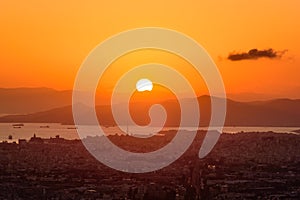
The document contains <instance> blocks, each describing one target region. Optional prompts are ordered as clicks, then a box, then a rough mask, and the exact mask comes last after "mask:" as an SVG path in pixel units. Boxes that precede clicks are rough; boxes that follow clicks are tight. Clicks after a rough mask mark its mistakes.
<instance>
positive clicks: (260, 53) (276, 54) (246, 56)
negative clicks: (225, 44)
mask: <svg viewBox="0 0 300 200" xmlns="http://www.w3.org/2000/svg"><path fill="white" fill-rule="evenodd" d="M285 52H286V50H285V51H274V50H273V49H266V50H258V49H251V50H250V51H248V53H231V54H229V56H228V57H227V58H228V59H229V60H231V61H238V60H250V59H258V58H263V57H265V58H280V57H281V56H282V55H283V54H284V53H285Z"/></svg>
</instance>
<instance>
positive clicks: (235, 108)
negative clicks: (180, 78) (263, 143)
mask: <svg viewBox="0 0 300 200" xmlns="http://www.w3.org/2000/svg"><path fill="white" fill-rule="evenodd" d="M185 101H188V99H186V100H185ZM198 102H199V105H200V112H201V122H200V125H201V126H207V125H208V123H209V120H210V97H209V96H201V97H199V98H198ZM161 104H162V105H163V106H164V107H165V109H166V111H167V113H168V120H167V122H166V126H177V125H178V124H179V121H180V109H179V107H178V102H177V101H176V100H169V101H164V102H162V103H161ZM118 106H119V110H120V112H122V109H124V105H118ZM149 107H150V104H147V103H146V104H145V103H135V104H131V105H130V108H131V115H132V116H134V120H135V121H136V122H137V123H138V124H141V125H143V124H147V123H148V122H149V120H150V118H149V116H148V109H149ZM89 111H90V108H88V107H87V108H86V112H89ZM96 111H97V115H98V118H99V119H101V124H102V125H105V126H112V125H114V124H115V122H114V120H113V117H112V114H111V111H110V107H109V106H96ZM190 113H193V110H191V111H190ZM123 121H126V119H123ZM0 122H58V123H63V124H73V123H74V122H73V117H72V107H71V106H65V107H60V108H55V109H50V110H48V111H43V112H36V113H32V114H27V115H7V116H3V117H0ZM87 123H88V122H87ZM225 125H226V126H290V127H292V126H295V127H299V126H300V99H299V100H291V99H275V100H270V101H255V102H237V101H233V100H230V99H228V100H227V116H226V123H225Z"/></svg>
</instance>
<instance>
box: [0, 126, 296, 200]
mask: <svg viewBox="0 0 300 200" xmlns="http://www.w3.org/2000/svg"><path fill="white" fill-rule="evenodd" d="M174 134H175V131H165V132H162V133H161V135H159V136H153V137H151V138H148V139H138V138H134V137H131V136H118V135H114V136H109V139H110V140H111V141H112V142H113V143H115V144H116V145H118V146H120V147H122V148H123V149H126V150H129V151H132V152H148V151H153V150H155V149H158V148H160V147H161V146H163V145H165V144H167V143H168V142H170V141H171V139H172V138H173V137H174ZM162 135H163V136H162ZM204 135H205V132H204V131H198V133H197V136H196V139H195V140H194V142H193V144H192V145H191V147H190V148H189V149H188V151H187V152H185V153H184V155H183V156H182V157H180V158H179V159H178V160H177V161H175V162H174V163H172V164H171V165H169V166H167V167H165V168H163V169H161V170H158V171H155V172H151V173H142V174H132V173H125V172H119V171H116V170H114V169H111V168H109V167H107V166H105V165H103V164H101V163H100V162H99V161H97V160H96V159H95V158H94V157H92V156H91V155H90V153H89V152H88V151H87V150H86V149H85V147H84V146H83V144H82V142H81V141H80V140H66V139H64V138H60V137H59V135H58V136H56V137H55V138H40V137H38V136H36V135H34V136H33V137H32V138H31V139H30V140H29V141H26V140H19V142H18V143H7V142H2V143H0V187H1V192H0V199H53V200H54V199H57V200H59V199H107V200H108V199H128V200H129V199H130V200H139V199H140V200H148V199H149V200H150V199H170V200H171V199H178V200H181V199H182V200H183V199H299V198H300V173H299V171H300V149H299V144H300V136H299V135H296V134H283V133H281V134H279V133H273V132H264V133H258V132H252V133H243V132H242V133H238V134H225V133H223V134H221V137H220V140H219V142H218V143H217V145H216V146H215V148H214V149H213V151H212V152H211V153H210V154H209V155H208V156H207V157H205V158H204V159H199V158H198V151H199V148H200V146H201V142H202V140H203V138H204ZM141 140H143V143H142V145H141Z"/></svg>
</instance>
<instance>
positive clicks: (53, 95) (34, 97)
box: [0, 88, 72, 114]
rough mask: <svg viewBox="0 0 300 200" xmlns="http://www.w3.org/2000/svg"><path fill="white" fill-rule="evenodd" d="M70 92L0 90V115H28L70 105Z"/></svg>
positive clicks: (24, 89)
mask: <svg viewBox="0 0 300 200" xmlns="http://www.w3.org/2000/svg"><path fill="white" fill-rule="evenodd" d="M71 100H72V91H71V90H65V91H57V90H54V89H50V88H0V114H28V113H34V112H39V111H43V110H49V109H52V108H56V107H63V106H67V105H71V103H72V102H71Z"/></svg>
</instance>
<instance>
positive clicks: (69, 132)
mask: <svg viewBox="0 0 300 200" xmlns="http://www.w3.org/2000/svg"><path fill="white" fill-rule="evenodd" d="M79 128H82V126H80V127H78V126H74V125H63V124H60V123H21V124H20V123H0V142H3V141H7V142H18V140H19V139H26V140H29V139H30V138H31V137H33V135H34V134H35V135H36V136H37V137H41V138H51V137H52V138H53V137H56V136H57V135H59V137H61V138H65V139H70V140H71V139H80V138H84V137H85V136H83V135H81V136H79V134H78V133H77V131H78V129H79ZM101 128H102V130H103V131H104V132H105V134H106V135H116V134H117V135H122V134H126V132H127V133H130V135H143V134H146V135H153V134H155V133H156V130H157V127H147V128H145V129H144V130H143V133H141V132H139V131H140V129H138V130H137V129H136V128H135V127H134V126H126V127H122V129H123V130H125V133H124V132H122V131H121V129H120V128H118V127H116V126H114V127H101ZM207 128H208V127H199V128H197V127H196V128H195V127H181V128H180V129H182V130H187V131H192V130H196V129H199V130H207ZM84 129H85V130H87V132H89V134H88V135H89V136H93V135H97V133H98V132H97V131H95V130H96V129H97V126H93V125H85V126H84ZM162 130H165V131H166V130H178V127H164V128H163V129H162ZM295 130H300V127H239V126H225V127H223V132H224V133H229V134H236V133H239V132H242V131H243V132H268V131H272V132H275V133H289V134H298V133H295V132H293V131H295ZM88 135H87V136H88Z"/></svg>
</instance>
